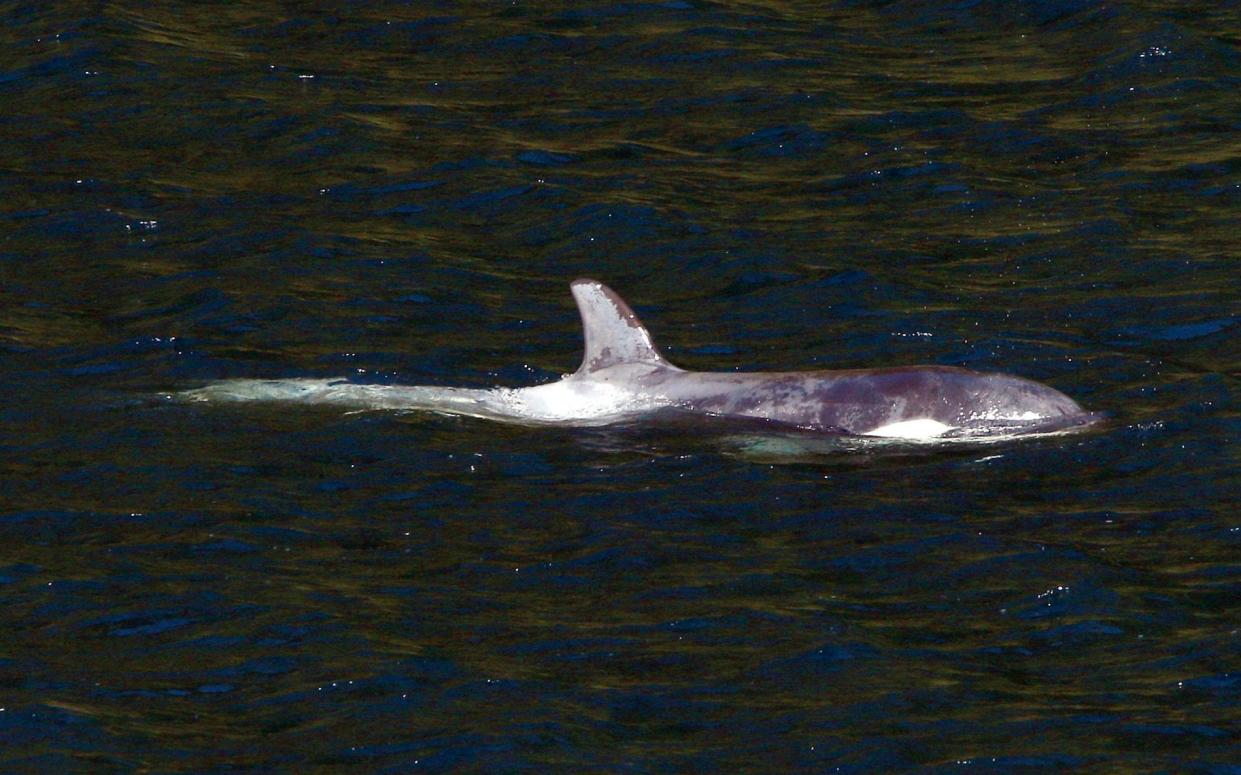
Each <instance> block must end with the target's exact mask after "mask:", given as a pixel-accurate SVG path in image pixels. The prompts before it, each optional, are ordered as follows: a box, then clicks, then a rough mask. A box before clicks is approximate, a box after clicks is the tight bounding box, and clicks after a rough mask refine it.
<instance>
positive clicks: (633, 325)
mask: <svg viewBox="0 0 1241 775" xmlns="http://www.w3.org/2000/svg"><path fill="white" fill-rule="evenodd" d="M569 287H570V288H571V289H572V291H573V298H574V300H575V301H577V309H578V312H580V313H581V315H582V331H583V333H584V334H585V336H586V354H585V355H584V356H582V365H581V367H580V368H579V369H578V370H577V373H578V374H581V375H587V374H590V373H591V372H594V371H598V370H600V369H606V368H608V367H609V366H617V365H620V364H625V363H643V364H649V365H650V366H656V367H660V368H665V369H675V368H676V367H675V366H673V365H672V364H671V363H668V362H667V361H666V360H664V357H663V356H662V355H660V354H659V351H657V350H656V349H655V345H654V343H653V342H651V335H650V333H649V332H647V330H646V327H645V326H643V325H642V321H641V320H638V316H637V315H635V314H633V310H631V309H629V305H628V304H626V303H625V300H624V299H622V298H621V297H620V296H618V295H617V294H616V291H614V290H612V289H611V288H609V287H607V286H606V285H604V284H603V283H601V282H598V281H597V280H587V279H580V280H574V281H573V283H572V284H571V285H570V286H569Z"/></svg>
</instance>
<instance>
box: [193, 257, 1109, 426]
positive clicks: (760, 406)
mask: <svg viewBox="0 0 1241 775" xmlns="http://www.w3.org/2000/svg"><path fill="white" fill-rule="evenodd" d="M570 287H571V289H572V292H573V297H574V299H575V300H576V302H577V306H578V310H579V312H580V313H581V317H582V327H583V331H584V334H585V354H584V355H583V357H582V364H581V366H580V367H579V368H578V370H577V371H575V372H573V373H572V374H567V375H565V376H564V377H563V378H562V379H560V380H558V381H556V382H551V383H547V384H542V385H535V386H533V387H521V388H507V387H496V388H486V389H479V388H461V387H438V386H429V385H378V384H359V383H355V382H350V381H348V380H346V379H228V380H222V381H218V382H213V383H210V384H208V385H206V386H204V387H200V388H197V389H193V390H188V391H184V392H182V393H181V394H179V395H180V397H181V398H182V399H185V400H191V401H286V402H296V403H301V404H322V405H331V406H339V407H343V408H348V409H363V410H371V409H387V410H402V411H430V412H438V413H442V414H450V415H464V416H469V417H477V418H484V419H488V420H499V421H503V422H511V423H519V424H525V425H553V426H570V427H589V426H606V425H613V424H621V423H635V422H648V421H650V422H658V421H660V420H663V419H672V420H677V421H684V420H686V419H687V418H695V419H702V420H705V421H709V422H716V423H726V422H729V421H735V422H741V423H760V424H763V425H764V426H771V427H773V428H775V429H789V430H793V431H796V432H808V433H820V434H843V435H849V436H859V437H873V438H876V439H893V440H950V439H973V438H983V437H996V436H1013V435H1029V434H1046V433H1059V432H1065V431H1069V430H1075V429H1079V428H1082V427H1085V426H1088V425H1091V424H1093V423H1095V422H1096V421H1098V420H1099V419H1100V418H1101V416H1100V415H1098V414H1096V413H1092V412H1087V411H1085V410H1084V409H1082V407H1081V406H1079V405H1078V404H1077V403H1076V402H1075V401H1073V399H1071V398H1069V397H1068V396H1066V395H1064V394H1063V393H1061V392H1059V391H1057V390H1055V389H1053V388H1050V387H1048V386H1046V385H1043V384H1040V383H1038V382H1034V381H1032V380H1028V379H1023V378H1021V377H1015V376H1010V375H1007V374H998V373H984V372H977V371H972V370H970V369H965V368H959V367H955V366H897V367H891V368H879V369H845V370H827V371H783V372H698V371H686V370H684V369H681V368H678V367H677V366H674V365H673V364H671V363H669V362H668V361H667V360H666V359H665V358H664V357H663V356H662V355H661V354H660V353H659V351H658V350H657V349H656V347H655V344H654V342H653V341H652V340H651V335H650V333H649V332H648V331H647V329H646V327H645V326H644V325H642V322H641V321H640V320H638V317H637V315H635V314H634V312H633V310H632V309H630V308H629V305H628V304H626V303H625V301H624V299H622V298H621V297H620V296H619V295H617V293H616V292H615V291H613V290H612V289H610V288H608V287H607V286H606V285H604V284H603V283H600V282H597V281H595V280H590V279H578V280H575V281H574V282H573V283H572V284H571V286H570Z"/></svg>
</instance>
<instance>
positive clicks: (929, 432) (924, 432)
mask: <svg viewBox="0 0 1241 775" xmlns="http://www.w3.org/2000/svg"><path fill="white" fill-rule="evenodd" d="M950 430H952V426H951V425H944V424H943V423H942V422H939V421H938V420H932V419H930V418H929V417H924V418H922V419H921V420H902V421H901V422H894V423H892V424H891V425H884V426H882V427H879V428H875V429H874V430H873V431H867V432H866V433H865V434H863V435H865V436H882V437H884V438H888V439H933V438H935V437H936V436H942V435H943V434H944V433H945V432H947V431H950Z"/></svg>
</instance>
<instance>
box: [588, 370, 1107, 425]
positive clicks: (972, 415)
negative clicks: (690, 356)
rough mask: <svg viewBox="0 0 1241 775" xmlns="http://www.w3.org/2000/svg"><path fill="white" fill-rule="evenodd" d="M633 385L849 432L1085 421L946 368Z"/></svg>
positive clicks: (735, 413)
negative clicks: (927, 424) (899, 426)
mask: <svg viewBox="0 0 1241 775" xmlns="http://www.w3.org/2000/svg"><path fill="white" fill-rule="evenodd" d="M600 377H602V378H604V379H606V376H604V375H597V377H596V378H600ZM634 382H635V383H636V384H637V385H640V386H642V387H643V388H644V389H646V390H648V391H650V392H652V393H659V394H663V395H665V396H667V397H668V398H670V399H671V401H670V404H671V405H672V406H674V407H675V408H677V409H680V410H683V411H686V412H693V413H702V414H709V415H714V416H718V417H742V418H750V419H763V420H769V421H772V422H776V423H781V424H784V425H791V426H795V427H798V428H803V429H806V430H815V431H827V432H835V433H851V434H855V435H865V434H869V433H873V432H875V431H876V430H879V429H881V428H884V427H887V426H890V425H893V424H896V423H902V422H908V421H911V420H924V419H929V420H934V421H935V422H938V423H941V424H943V425H946V426H949V427H950V428H954V429H979V430H982V429H986V428H995V429H997V430H999V429H1004V430H1007V431H1012V430H1016V429H1020V428H1022V427H1029V428H1031V429H1033V428H1046V427H1049V426H1052V425H1056V424H1058V423H1063V424H1064V425H1065V426H1066V427H1067V426H1069V425H1076V424H1079V423H1080V422H1083V421H1085V420H1087V419H1088V418H1089V415H1087V413H1086V412H1084V411H1083V410H1082V408H1081V407H1080V406H1078V405H1077V403H1076V402H1074V401H1073V400H1072V399H1071V398H1069V397H1068V396H1066V395H1064V394H1063V393H1060V392H1059V391H1057V390H1054V389H1052V388H1049V387H1047V386H1046V385H1041V384H1039V383H1037V382H1033V381H1031V380H1027V379H1022V378H1020V377H1011V376H1008V375H1005V374H993V373H980V372H976V371H970V370H969V369H962V368H956V367H952V366H902V367H896V368H889V369H850V370H840V371H808V372H773V373H761V374H745V373H729V372H722V373H717V372H685V371H681V370H679V369H671V370H669V369H655V370H652V371H651V372H649V373H648V374H645V375H643V376H640V377H637V378H636V379H635V380H634Z"/></svg>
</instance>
